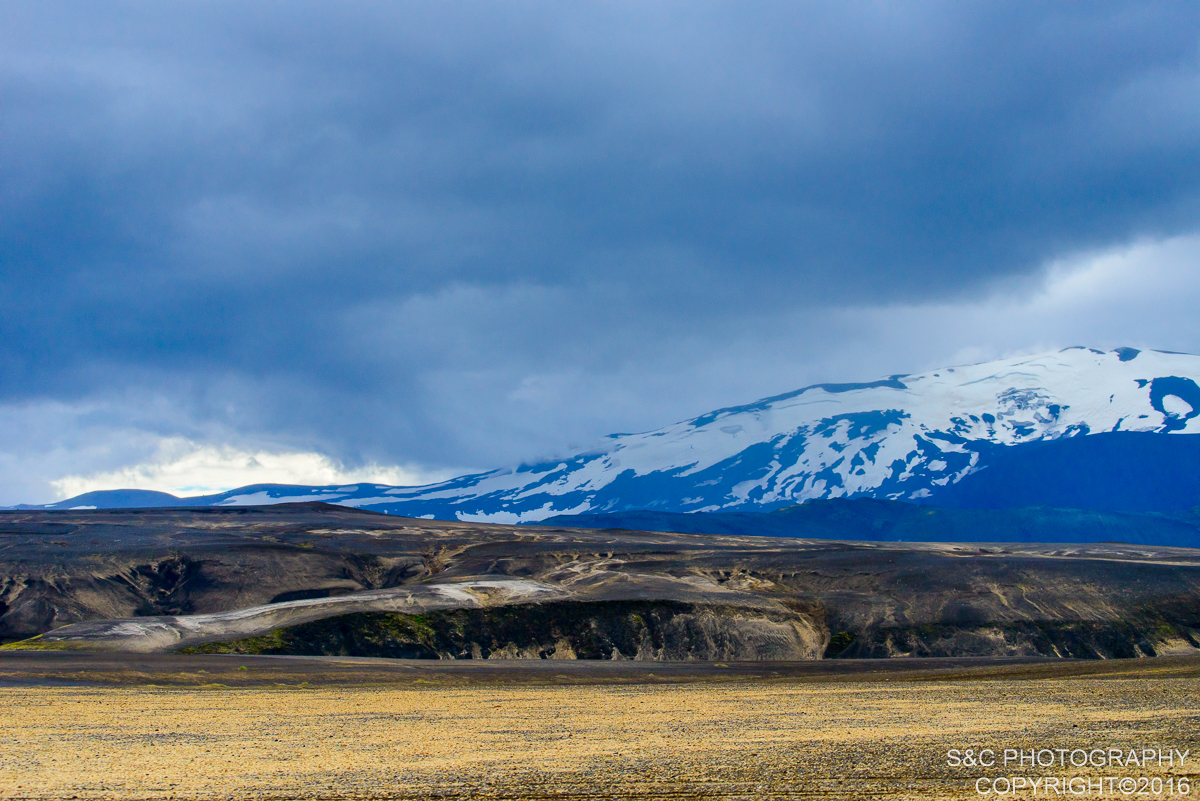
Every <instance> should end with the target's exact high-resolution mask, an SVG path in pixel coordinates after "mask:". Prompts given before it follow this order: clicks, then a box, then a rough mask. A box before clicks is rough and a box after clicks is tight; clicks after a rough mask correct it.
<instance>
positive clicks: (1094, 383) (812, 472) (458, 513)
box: [52, 348, 1200, 523]
mask: <svg viewBox="0 0 1200 801" xmlns="http://www.w3.org/2000/svg"><path fill="white" fill-rule="evenodd" d="M1197 379H1200V357H1197V356H1193V355H1189V354H1178V353H1165V352H1159V351H1139V350H1136V349H1133V348H1118V349H1117V350H1114V351H1109V352H1105V351H1100V350H1095V349H1091V348H1068V349H1066V350H1062V351H1057V352H1053V353H1044V354H1039V355H1037V356H1029V357H1020V358H1012V359H1003V360H999V361H993V362H986V363H983V364H975V365H965V366H958V367H948V368H944V369H939V370H933V371H930V372H927V373H922V374H920V375H893V376H889V377H887V378H885V379H880V380H877V381H872V382H868V383H862V384H818V385H815V386H810V387H805V388H803V389H799V390H795V391H793V392H788V393H785V394H782V395H777V396H774V397H770V398H764V399H762V400H758V401H755V402H753V403H749V404H746V405H744V406H735V407H729V408H725V409H718V410H716V411H713V412H709V413H707V414H704V415H701V416H699V417H696V418H693V419H691V420H685V421H683V422H680V423H676V424H674V425H671V426H667V427H665V428H662V429H658V430H656V431H650V432H646V433H641V434H619V435H612V436H610V437H608V438H607V439H606V440H605V443H604V445H603V447H601V448H599V449H596V450H594V451H592V452H589V453H584V454H576V455H574V456H571V457H568V458H563V459H559V460H552V461H547V462H544V463H540V464H534V465H522V466H520V467H518V468H515V469H503V470H495V471H492V472H488V473H481V474H477V475H469V476H460V477H458V478H454V479H451V480H449V481H444V482H441V483H438V484H432V485H429V486H424V487H390V488H389V487H385V486H383V485H378V484H360V485H355V486H340V487H339V486H333V487H288V486H282V485H255V486H253V487H245V488H242V489H239V490H232V491H230V492H228V493H222V494H221V495H215V496H208V497H207V498H189V499H183V500H184V501H186V502H187V503H189V504H196V503H211V504H219V505H243V504H261V503H279V502H287V501H315V500H323V501H329V502H332V503H339V504H343V505H347V506H355V507H359V508H363V509H369V510H373V511H379V512H388V513H391V514H403V515H410V516H413V517H422V516H429V515H433V516H434V517H437V518H442V519H460V520H473V521H488V522H504V523H516V522H530V521H536V520H541V519H545V518H547V517H551V516H554V515H561V514H583V513H587V512H608V511H621V510H629V509H654V510H661V511H671V512H699V511H761V510H768V509H773V508H778V507H781V506H785V505H790V504H793V503H798V502H801V501H805V500H809V499H815V498H840V497H857V496H871V497H877V498H888V499H893V500H920V499H922V498H927V497H930V496H931V494H932V493H933V492H935V491H936V490H937V489H938V488H942V487H946V486H948V485H950V484H954V483H956V482H958V481H960V480H961V479H962V478H964V477H965V476H967V475H969V474H971V473H973V472H975V471H977V470H979V469H981V468H983V467H985V466H986V465H987V463H988V461H989V458H990V457H992V456H993V455H994V454H996V453H997V452H998V451H999V450H1000V449H1004V448H1008V447H1011V446H1014V445H1020V444H1023V443H1029V442H1036V441H1044V440H1052V439H1058V438H1063V437H1076V436H1086V435H1088V434H1093V433H1100V432H1108V431H1141V432H1155V433H1162V434H1175V433H1182V434H1194V433H1200V386H1198V384H1197ZM62 503H63V504H66V503H69V501H64V502H62ZM52 506H53V505H52ZM63 508H65V507H63Z"/></svg>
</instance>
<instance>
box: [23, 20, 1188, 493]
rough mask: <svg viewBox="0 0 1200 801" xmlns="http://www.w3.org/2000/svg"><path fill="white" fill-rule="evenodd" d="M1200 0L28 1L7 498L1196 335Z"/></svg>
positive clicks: (388, 466)
mask: <svg viewBox="0 0 1200 801" xmlns="http://www.w3.org/2000/svg"><path fill="white" fill-rule="evenodd" d="M1197 98H1200V5H1197V4H1187V3H1153V2H1148V3H1138V4H1131V3H1104V2H1095V3H1062V4H1051V3H1041V2H1038V3H1023V2H1011V3H984V2H912V3H904V4H894V3H882V2H880V3H874V2H863V3H855V2H830V3H775V2H748V3H742V2H739V3H734V2H704V1H703V0H690V1H689V2H651V3H647V2H644V0H642V1H641V2H621V1H620V0H611V1H608V2H579V3H549V2H546V3H541V2H520V0H506V2H487V0H471V2H455V1H454V0H438V1H437V2H416V3H404V2H379V3H375V2H353V1H350V2H339V3H327V2H326V3H316V2H303V0H296V1H295V2H288V3H282V2H265V1H264V0H238V1H237V2H222V1H221V0H205V2H198V1H197V2H190V1H189V0H180V2H174V3H169V4H164V3H156V2H120V1H119V0H114V2H106V3H95V2H69V1H67V2H61V3H53V4H50V3H41V2H20V1H19V0H17V1H15V2H9V3H5V4H3V6H0V109H2V112H0V505H3V504H15V503H44V502H49V501H52V500H57V499H61V498H64V497H69V496H71V495H75V494H78V493H80V492H83V491H88V490H93V489H105V488H117V487H142V488H148V489H160V490H165V491H172V492H175V493H177V494H197V493H202V492H207V491H216V490H223V489H228V488H232V487H236V486H242V485H245V484H250V483H258V482H280V483H312V484H329V483H347V482H351V481H378V482H380V483H392V484H420V483H426V482H430V481H435V480H440V479H443V478H447V477H450V476H453V475H457V474H459V473H463V472H468V471H476V470H485V469H491V468H496V467H504V466H509V465H515V464H518V463H521V462H526V461H532V460H536V459H540V458H546V457H550V456H554V455H557V454H561V453H564V452H567V451H569V450H571V449H574V448H581V447H588V446H590V445H592V444H594V443H595V442H596V441H597V440H598V439H599V438H600V437H602V436H603V435H605V434H608V433H614V432H629V431H643V430H649V429H654V428H658V427H660V426H663V425H667V424H670V423H672V422H675V421H678V420H681V419H686V418H689V417H693V416H695V415H698V414H701V413H703V412H706V411H708V410H710V409H714V408H718V407H723V406H730V405H736V404H740V403H745V402H748V401H750V400H753V399H756V398H759V397H764V396H768V395H773V394H778V393H781V392H786V391H788V390H791V389H796V388H798V387H801V386H805V385H807V384H811V383H816V382H826V381H854V380H871V379H874V378H878V377H880V376H884V375H889V374H894V373H911V372H919V371H922V370H925V369H932V368H935V367H938V366H943V365H950V364H960V363H967V362H977V361H982V360H986V359H991V358H999V357H1001V356H1008V355H1014V354H1019V353H1025V352H1029V353H1032V352H1038V351H1043V350H1049V349H1053V348H1059V347H1066V346H1070V345H1078V344H1084V345H1089V346H1093V347H1103V348H1111V347H1117V346H1122V345H1128V346H1134V347H1148V348H1158V349H1164V350H1176V351H1184V352H1200V322H1198V321H1197V319H1196V318H1198V317H1200V315H1197V313H1196V309H1198V308H1200V103H1198V102H1197Z"/></svg>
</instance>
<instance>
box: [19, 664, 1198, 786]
mask: <svg viewBox="0 0 1200 801" xmlns="http://www.w3.org/2000/svg"><path fill="white" fill-rule="evenodd" d="M213 659H214V660H217V661H212V662H210V663H203V662H195V661H193V662H189V663H186V666H187V669H188V671H189V672H188V673H187V675H186V676H185V677H183V678H181V676H182V675H183V674H179V675H176V676H175V679H174V680H173V681H167V680H164V676H165V675H166V674H155V673H154V672H153V670H151V669H150V668H146V667H145V666H144V665H142V666H140V667H139V668H138V670H137V671H134V672H132V673H129V672H127V673H125V674H121V675H118V673H120V671H116V672H114V671H112V670H110V671H109V672H108V673H104V671H101V672H100V673H98V674H97V676H99V680H97V681H91V682H84V683H83V684H81V686H63V685H62V682H63V681H66V680H69V677H68V678H66V679H65V678H64V676H66V673H63V672H62V671H59V672H58V673H56V674H54V675H50V674H49V673H47V672H46V670H44V669H43V670H42V672H41V673H38V672H37V671H34V670H33V669H32V667H28V666H26V667H24V668H23V667H22V665H20V664H17V665H16V666H15V667H14V666H13V664H11V663H7V664H5V663H0V732H2V734H0V737H2V738H3V742H2V744H0V796H2V797H4V798H39V799H40V798H55V799H57V798H81V799H84V798H122V799H124V798H131V799H132V798H137V799H143V798H181V799H184V798H271V799H293V798H294V799H309V798H321V799H326V798H338V799H340V798H756V799H757V798H794V797H811V798H866V797H888V798H978V797H980V796H978V795H976V791H975V781H976V779H978V778H979V777H981V776H982V777H988V778H994V777H997V776H1013V775H1019V776H1027V777H1031V778H1034V777H1040V776H1052V777H1062V776H1064V775H1065V776H1071V775H1084V776H1092V777H1105V776H1115V777H1118V779H1119V778H1121V777H1135V778H1136V777H1141V776H1148V777H1164V778H1171V777H1174V778H1176V779H1177V778H1179V777H1184V776H1187V777H1191V778H1192V781H1193V782H1195V781H1197V780H1200V768H1197V767H1196V766H1197V765H1200V734H1198V733H1197V732H1198V728H1197V723H1200V662H1197V660H1195V659H1194V658H1193V659H1171V658H1165V659H1158V660H1130V661H1128V662H1116V661H1112V662H1107V663H1091V664H1084V665H1081V664H1080V663H1056V664H1050V665H1046V664H1042V665H1022V664H1012V663H1009V664H1000V665H995V664H993V665H980V666H972V665H967V666H965V667H964V666H961V665H960V666H953V665H946V664H942V665H939V666H937V667H936V669H932V670H931V669H926V668H923V667H917V668H914V669H909V670H896V669H894V668H889V670H888V671H887V672H872V671H869V670H864V669H861V668H859V669H857V670H856V669H854V667H853V666H851V667H848V668H847V669H846V671H847V672H846V673H845V674H844V675H842V676H838V675H834V674H830V673H828V672H827V671H826V672H822V673H816V672H810V673H804V672H803V671H801V672H792V673H790V674H789V673H788V672H787V671H782V672H781V671H778V670H772V669H769V668H761V669H754V670H744V671H739V670H738V666H732V667H730V668H729V669H728V670H729V673H728V674H725V673H723V671H724V670H725V666H723V665H714V666H711V667H710V668H709V671H708V673H704V672H701V673H695V672H693V673H687V674H684V673H680V674H678V675H676V676H674V677H673V678H672V677H671V676H663V675H659V674H656V673H655V672H654V671H659V672H660V674H661V671H662V667H663V666H661V665H651V666H645V668H644V671H645V672H643V673H640V674H639V673H636V672H629V671H625V672H623V673H620V674H618V673H614V672H610V673H607V674H603V673H596V672H595V671H592V670H591V669H590V668H587V667H586V666H582V667H581V666H578V663H576V665H570V666H567V665H562V666H561V667H559V666H556V667H555V670H556V671H557V672H556V673H553V674H552V673H551V672H549V670H547V669H546V668H545V667H544V663H543V665H540V666H538V667H537V668H536V669H535V670H534V671H533V672H531V673H530V674H528V675H530V676H535V677H536V680H523V679H522V678H521V671H520V666H519V665H510V666H508V667H506V668H505V669H504V670H505V671H507V672H498V673H492V674H488V672H487V671H486V670H480V669H478V668H472V669H470V670H464V671H462V672H460V673H455V672H454V671H453V670H448V671H447V670H443V671H441V672H437V671H434V672H429V673H420V672H415V673H414V672H409V673H407V674H405V675H404V677H397V676H396V675H393V676H392V678H391V679H389V678H388V676H387V675H385V674H384V673H380V672H372V671H371V670H369V669H367V668H366V666H364V665H359V667H360V668H362V675H364V676H368V677H370V678H371V679H372V680H373V682H374V683H370V684H364V683H358V682H353V681H347V680H346V675H348V674H343V675H342V679H340V680H334V679H330V678H329V677H330V676H332V675H333V674H332V673H322V672H321V671H319V670H315V669H314V670H312V671H311V672H310V673H309V674H308V675H311V676H313V677H323V680H324V683H317V682H310V683H309V685H308V686H297V684H295V683H290V680H294V679H297V678H299V677H300V675H301V668H303V667H305V665H307V666H308V667H311V664H312V663H304V664H301V663H292V664H295V665H296V667H295V668H293V669H292V672H291V673H288V672H287V671H283V672H282V673H280V672H278V671H277V672H276V673H271V672H270V671H271V670H272V668H271V667H270V665H271V664H275V665H278V664H281V663H279V662H275V663H270V662H264V661H256V660H254V659H253V658H249V659H245V660H235V661H232V662H231V661H230V660H229V659H228V658H226V659H225V661H224V662H221V661H219V658H213ZM243 663H244V665H245V670H239V668H241V667H242V666H243ZM204 664H209V665H210V666H211V665H224V668H222V669H220V670H216V671H215V672H213V671H209V670H208V669H207V668H204V667H203V665H204ZM326 664H327V665H333V664H334V663H332V662H330V663H326ZM197 665H200V667H197ZM43 667H44V666H43ZM342 667H343V668H347V669H350V668H353V665H350V666H347V665H342ZM256 673H257V674H258V678H259V679H260V681H258V682H257V683H256V681H255V674H256ZM122 676H123V678H122ZM114 677H115V678H114ZM489 677H490V678H489ZM168 678H169V677H168ZM117 679H120V680H117ZM207 679H213V680H214V681H213V683H210V684H204V683H201V682H204V681H206V680H207ZM226 679H228V681H226ZM263 679H287V680H285V681H276V682H275V683H274V684H270V683H262V682H261V680H263ZM80 681H83V679H82V678H81V679H80ZM148 682H154V683H148ZM55 685H57V686H55ZM956 748H957V749H973V750H975V751H978V750H979V749H988V748H990V749H994V750H995V751H996V753H997V758H998V759H999V758H1000V757H1001V755H1002V753H1003V749H1005V748H1013V749H1029V748H1049V749H1073V748H1087V749H1093V748H1104V749H1116V748H1120V749H1122V750H1123V751H1125V752H1127V751H1128V750H1129V749H1131V748H1133V749H1139V750H1140V749H1156V750H1164V751H1165V750H1166V749H1177V750H1178V751H1191V752H1192V754H1190V755H1189V757H1188V758H1187V760H1186V761H1185V762H1184V764H1183V765H1182V766H1180V765H1179V764H1178V763H1177V764H1176V765H1175V766H1174V767H1173V768H1172V767H1160V766H1158V765H1157V764H1154V765H1151V766H1138V767H1133V766H1122V767H1105V768H1084V769H1074V768H1071V767H1069V766H1068V767H1067V768H1065V769H1063V768H1057V767H1055V768H1049V767H1046V768H1030V767H1028V766H1026V767H1024V768H1021V767H1020V766H1018V765H1016V764H1014V765H1011V766H1009V768H1007V769H1005V768H1003V767H996V768H988V769H982V768H979V767H949V766H947V751H948V750H949V749H956ZM1150 786H1151V785H1147V787H1148V788H1149V787H1150ZM1165 787H1166V785H1164V789H1163V790H1162V791H1161V793H1160V794H1157V795H1155V794H1153V793H1151V794H1149V795H1128V794H1123V793H1122V792H1121V790H1120V785H1119V783H1118V784H1116V785H1113V791H1112V792H1111V793H1109V792H1105V793H1103V794H1102V795H1101V796H1097V795H1096V794H1092V795H1090V796H1089V797H1114V798H1135V797H1136V798H1155V797H1158V798H1167V797H1171V796H1169V795H1168V793H1167V790H1166V789H1165ZM1191 793H1192V794H1195V795H1200V787H1194V788H1191ZM991 797H992V798H997V797H1000V798H1005V797H1012V796H1011V795H1010V796H1003V795H1002V796H996V795H992V796H991ZM1037 797H1052V798H1053V797H1072V796H1070V795H1061V796H1060V795H1057V794H1055V793H1053V792H1051V793H1050V794H1049V795H1047V794H1046V793H1045V792H1044V790H1043V791H1042V792H1040V793H1039V794H1038V796H1037ZM1075 797H1079V796H1075ZM1175 797H1181V796H1180V794H1179V793H1178V792H1176V793H1175Z"/></svg>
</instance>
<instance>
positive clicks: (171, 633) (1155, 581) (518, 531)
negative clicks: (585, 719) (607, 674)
mask: <svg viewBox="0 0 1200 801" xmlns="http://www.w3.org/2000/svg"><path fill="white" fill-rule="evenodd" d="M842 503H849V504H853V503H856V501H843V502H842ZM38 635H40V636H38ZM0 636H2V637H3V638H4V640H5V641H7V642H8V643H9V644H8V645H7V646H4V647H5V648H8V649H31V648H32V649H47V650H73V649H96V650H127V651H141V652H169V651H178V650H184V651H188V652H192V653H196V652H234V653H255V654H313V655H320V654H335V655H336V654H343V655H352V656H393V657H410V658H411V657H427V658H455V659H460V658H474V659H478V658H556V659H572V658H575V659H578V658H586V659H639V660H672V659H684V660H725V659H729V660H795V659H816V658H822V657H824V658H847V657H890V656H972V655H991V656H997V655H1006V656H1022V655H1026V656H1034V655H1043V656H1058V657H1092V658H1095V657H1133V656H1154V655H1161V654H1175V653H1197V649H1198V648H1200V551H1197V550H1195V549H1190V548H1174V547H1160V546H1148V545H1128V544H1120V543H1099V544H1072V545H1066V544H1060V545H1053V544H1052V545H1042V544H1015V543H1007V544H992V545H988V544H986V543H957V544H946V543H913V542H903V543H902V542H842V541H832V540H814V539H801V538H796V539H790V538H789V539H783V538H772V537H755V536H712V535H696V534H677V533H655V532H641V531H627V530H596V529H578V528H561V527H554V526H505V525H488V524H479V523H466V522H451V521H433V520H418V519H411V518H400V517H396V516H389V515H380V514H374V513H370V512H365V511H360V510H354V509H349V508H345V507H340V506H330V505H326V504H289V505H275V506H266V507H235V508H220V507H208V508H199V509H142V510H101V511H70V512H46V511H20V512H5V513H2V514H0ZM29 638H34V639H29Z"/></svg>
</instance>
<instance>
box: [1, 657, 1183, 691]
mask: <svg viewBox="0 0 1200 801" xmlns="http://www.w3.org/2000/svg"><path fill="white" fill-rule="evenodd" d="M1083 677H1087V678H1096V679H1104V678H1121V679H1129V678H1138V677H1144V678H1158V679H1164V678H1195V677H1200V656H1165V657H1158V658H1155V659H1109V660H1064V659H1046V658H1041V657H959V658H923V659H916V658H910V659H886V660H882V659H844V660H843V659H839V660H813V661H805V662H637V661H598V660H597V661H593V660H549V659H538V660H517V659H514V660H505V659H500V660H455V661H443V660H427V659H370V658H361V657H305V656H238V655H221V654H194V655H180V654H130V653H88V652H53V651H51V652H38V651H9V652H3V653H0V687H53V686H64V687H139V686H145V687H152V686H157V687H180V688H184V687H213V686H227V687H263V686H279V685H283V686H293V687H294V686H312V687H317V686H369V685H400V686H404V685H446V686H466V685H582V684H600V685H604V684H669V683H678V684H684V683H722V682H740V681H746V680H756V681H771V682H850V683H856V682H912V681H972V680H976V681H984V680H999V679H1004V680H1018V681H1019V680H1044V679H1065V678H1083Z"/></svg>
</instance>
